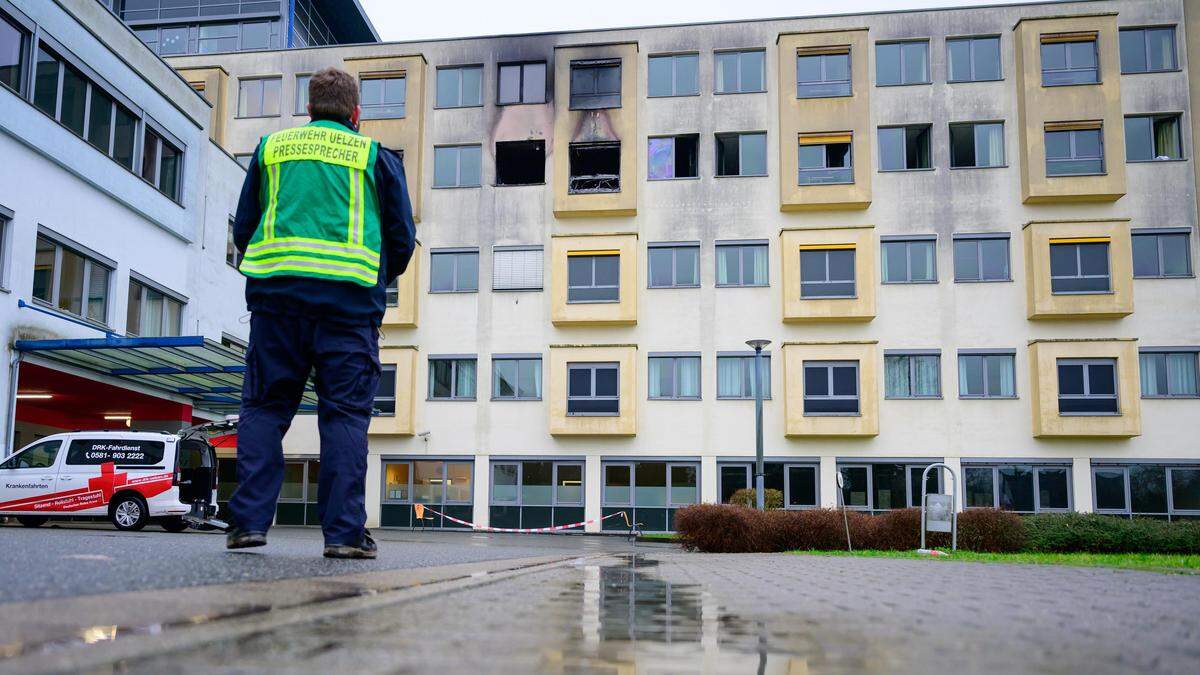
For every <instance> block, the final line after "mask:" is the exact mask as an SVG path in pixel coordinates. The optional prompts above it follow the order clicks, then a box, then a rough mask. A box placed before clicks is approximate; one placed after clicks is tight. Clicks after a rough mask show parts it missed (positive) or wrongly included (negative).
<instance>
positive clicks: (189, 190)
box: [0, 0, 248, 455]
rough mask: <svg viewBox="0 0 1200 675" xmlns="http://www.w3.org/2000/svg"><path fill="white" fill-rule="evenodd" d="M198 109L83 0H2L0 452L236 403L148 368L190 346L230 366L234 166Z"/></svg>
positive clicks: (147, 54)
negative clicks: (64, 434) (0, 409)
mask: <svg viewBox="0 0 1200 675" xmlns="http://www.w3.org/2000/svg"><path fill="white" fill-rule="evenodd" d="M209 119H210V107H209V105H208V104H207V103H206V102H205V100H204V99H203V98H202V97H201V96H200V95H199V94H198V93H197V92H196V91H195V90H194V89H192V88H191V87H190V86H188V83H187V82H186V81H185V80H184V79H182V78H181V77H180V76H179V74H178V73H176V72H175V71H174V70H173V69H172V68H171V67H170V66H169V65H167V64H166V63H165V62H163V61H162V59H160V58H159V57H158V56H156V55H155V54H154V53H152V52H151V51H150V50H148V49H147V48H146V46H145V45H144V44H142V42H141V41H139V40H138V39H137V37H135V36H134V34H133V33H132V32H131V31H130V30H129V29H128V28H127V27H126V26H125V25H123V24H122V23H121V22H120V21H119V20H117V19H116V18H115V17H114V16H113V15H112V14H111V13H110V12H109V11H108V10H106V9H105V8H104V7H102V6H101V5H100V4H98V3H96V2H95V1H94V0H61V1H60V2H44V1H43V0H0V156H3V157H4V161H3V162H0V228H2V231H0V332H2V334H3V337H4V340H3V346H2V347H0V356H2V357H3V359H4V364H5V377H3V378H0V401H3V402H4V410H5V414H4V415H2V416H0V419H2V420H3V422H2V424H0V433H2V434H3V438H4V451H3V452H2V453H0V454H4V455H7V454H8V453H9V452H10V451H11V450H13V449H14V448H20V447H22V446H24V445H26V444H28V443H31V442H33V441H35V440H37V439H38V438H41V437H42V436H45V435H48V434H51V433H56V432H59V431H69V430H75V429H125V428H128V427H133V428H137V429H145V430H152V429H164V430H165V429H170V430H178V429H180V428H181V427H183V426H186V425H189V424H191V423H193V422H195V421H199V420H204V419H214V418H219V416H220V414H221V412H223V410H214V409H213V404H217V403H220V404H222V405H220V406H219V407H221V408H224V409H225V410H228V409H230V408H231V407H232V408H233V409H236V401H233V402H232V404H231V402H230V401H229V399H228V397H227V396H222V397H220V398H219V399H217V398H211V397H209V398H206V396H207V394H205V393H204V392H202V391H201V390H202V389H204V390H206V391H207V390H210V389H211V387H207V386H201V385H207V384H208V383H207V382H206V380H208V379H209V376H208V375H200V374H199V373H198V372H197V374H196V375H195V376H193V377H192V379H193V380H194V381H193V382H192V383H191V384H194V385H197V386H195V387H190V388H189V387H182V386H181V384H180V382H177V381H175V378H176V375H175V374H173V373H172V372H171V370H170V368H167V370H165V371H163V370H158V371H155V370H154V368H158V367H166V362H165V361H163V359H164V358H165V359H166V360H167V361H177V362H178V364H180V365H181V368H180V372H182V364H184V363H185V362H191V361H192V359H193V357H194V356H198V357H199V358H203V359H208V358H210V357H211V358H216V359H220V360H223V361H224V364H225V365H227V366H228V368H227V369H226V370H228V372H229V373H234V372H237V371H238V370H239V369H238V367H237V363H238V362H239V361H240V359H241V357H240V355H239V353H238V352H237V349H238V347H239V345H241V349H243V350H244V345H245V340H246V337H247V333H248V328H247V326H246V324H245V323H244V322H243V321H241V320H240V319H241V317H243V316H244V315H245V311H244V307H243V306H238V304H237V303H233V304H231V303H230V302H229V298H231V297H233V298H236V297H239V296H240V295H241V294H242V288H243V281H242V278H241V276H240V275H239V274H238V273H237V271H236V270H235V269H234V267H233V266H232V265H231V264H227V262H226V258H227V246H226V241H227V229H228V222H229V220H230V219H231V218H232V214H233V212H234V209H235V207H236V203H237V196H238V194H239V191H240V188H241V182H242V180H243V178H244V176H245V172H244V171H243V170H242V169H241V168H240V167H239V166H238V164H237V163H236V162H235V160H234V158H233V157H232V156H231V155H230V154H228V153H227V152H225V151H224V150H223V149H222V148H221V147H219V146H218V145H216V144H215V143H213V142H212V140H211V138H210V132H209V128H208V123H209ZM81 340H82V341H83V342H80V341H81ZM222 343H224V344H225V346H224V347H223V346H222ZM150 345H156V346H154V347H151V346H150ZM189 365H190V363H189ZM155 373H157V374H155ZM217 376H218V377H223V376H224V375H223V374H222V375H217Z"/></svg>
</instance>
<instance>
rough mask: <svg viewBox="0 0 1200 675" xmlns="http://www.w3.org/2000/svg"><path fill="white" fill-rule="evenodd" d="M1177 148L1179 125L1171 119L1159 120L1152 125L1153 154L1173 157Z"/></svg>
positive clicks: (1176, 153)
mask: <svg viewBox="0 0 1200 675" xmlns="http://www.w3.org/2000/svg"><path fill="white" fill-rule="evenodd" d="M1178 148H1179V125H1178V124H1176V123H1175V121H1174V120H1173V119H1167V120H1160V121H1158V122H1157V123H1156V124H1155V125H1154V156H1155V157H1175V156H1176V155H1178V152H1176V150H1177V149H1178Z"/></svg>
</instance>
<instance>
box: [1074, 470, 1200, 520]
mask: <svg viewBox="0 0 1200 675" xmlns="http://www.w3.org/2000/svg"><path fill="white" fill-rule="evenodd" d="M1092 481H1093V485H1094V488H1095V495H1096V512H1097V513H1112V514H1121V515H1126V516H1129V515H1133V516H1151V517H1158V518H1162V517H1166V518H1167V519H1168V520H1174V519H1175V518H1179V517H1182V518H1188V519H1192V518H1194V517H1195V516H1197V515H1200V467H1197V466H1194V465H1188V466H1164V465H1161V464H1149V463H1146V464H1141V463H1139V464H1130V465H1128V466H1107V465H1101V466H1093V467H1092Z"/></svg>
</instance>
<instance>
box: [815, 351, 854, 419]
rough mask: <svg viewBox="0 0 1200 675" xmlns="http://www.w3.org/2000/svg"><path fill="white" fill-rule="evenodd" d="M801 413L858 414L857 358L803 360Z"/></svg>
mask: <svg viewBox="0 0 1200 675" xmlns="http://www.w3.org/2000/svg"><path fill="white" fill-rule="evenodd" d="M804 414H805V415H848V414H853V415H857V414H858V362H857V361H805V362H804Z"/></svg>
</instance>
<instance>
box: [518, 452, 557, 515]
mask: <svg viewBox="0 0 1200 675" xmlns="http://www.w3.org/2000/svg"><path fill="white" fill-rule="evenodd" d="M521 470H522V477H521V503H522V504H524V505H526V506H532V505H537V506H549V505H550V504H553V503H554V462H524V463H523V464H522V465H521Z"/></svg>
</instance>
